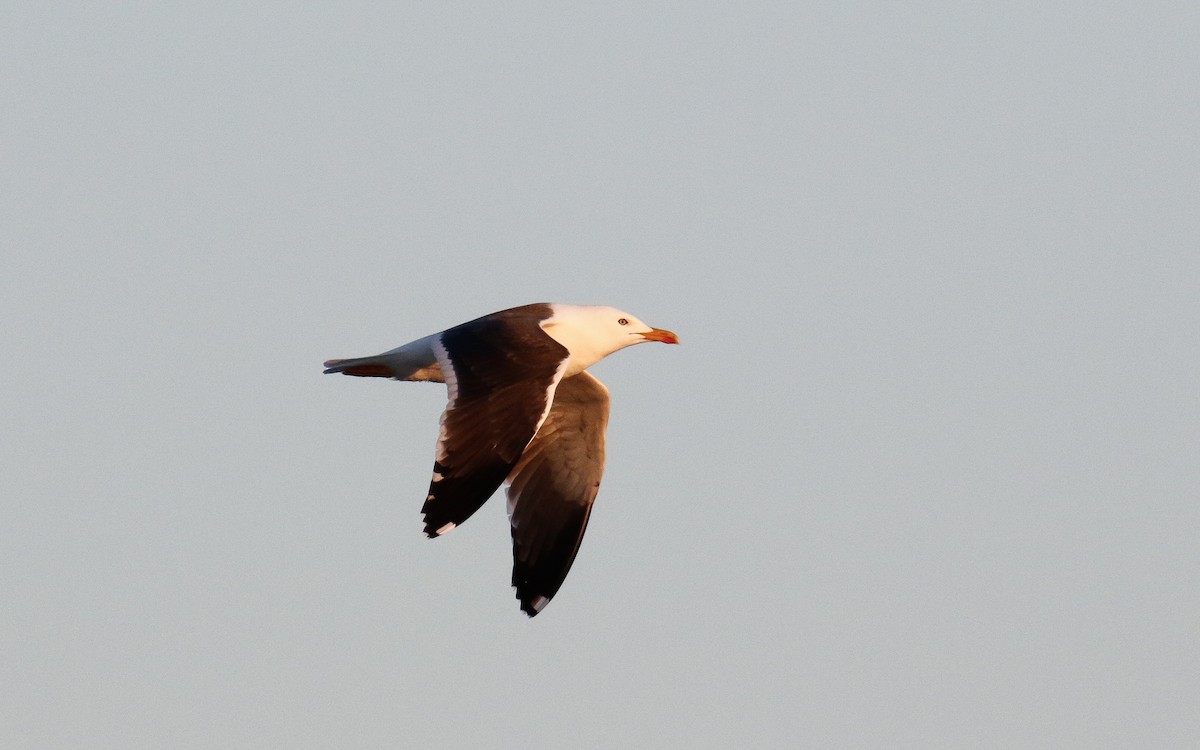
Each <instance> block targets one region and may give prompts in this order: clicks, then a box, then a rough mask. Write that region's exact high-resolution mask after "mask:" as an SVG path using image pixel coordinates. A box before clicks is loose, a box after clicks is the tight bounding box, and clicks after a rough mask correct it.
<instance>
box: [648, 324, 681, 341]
mask: <svg viewBox="0 0 1200 750" xmlns="http://www.w3.org/2000/svg"><path fill="white" fill-rule="evenodd" d="M642 338H643V339H645V340H646V341H661V342H663V343H664V344H678V343H679V337H678V336H676V335H675V334H673V333H671V332H670V331H664V330H663V329H661V328H651V329H650V330H649V331H646V332H645V333H643V334H642Z"/></svg>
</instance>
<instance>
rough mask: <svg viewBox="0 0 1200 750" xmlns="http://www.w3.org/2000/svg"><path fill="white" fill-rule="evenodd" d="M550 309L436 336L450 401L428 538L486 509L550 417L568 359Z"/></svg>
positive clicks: (425, 509) (428, 506)
mask: <svg viewBox="0 0 1200 750" xmlns="http://www.w3.org/2000/svg"><path fill="white" fill-rule="evenodd" d="M549 315H550V308H549V306H548V305H527V306H525V307H520V308H514V309H512V310H506V311H504V312H500V313H496V314H494V315H488V316H486V317H483V318H479V319H477V320H473V321H471V322H469V323H463V324H462V325H460V326H455V327H454V328H450V329H447V330H445V331H442V333H441V334H439V335H438V336H437V339H436V340H435V341H434V343H433V345H432V346H433V350H434V354H435V355H436V356H437V360H438V365H439V366H440V368H441V372H442V374H443V375H444V376H445V379H446V386H447V389H448V391H449V395H450V400H449V403H447V405H446V411H445V412H444V413H443V414H442V421H441V433H440V435H439V437H438V444H437V455H436V458H435V460H434V463H433V480H432V481H431V482H430V483H429V494H428V495H427V496H426V498H425V504H424V505H423V506H422V507H421V512H422V513H423V514H424V516H425V534H426V535H427V536H430V537H435V536H439V535H441V534H444V533H446V532H447V531H450V530H451V529H453V528H454V527H455V526H457V525H458V524H460V523H462V522H463V521H465V520H467V519H468V518H469V517H470V516H471V514H472V513H474V512H475V511H477V510H479V508H480V507H481V506H482V505H483V504H484V502H486V501H487V499H488V498H489V497H491V496H492V493H494V492H495V491H496V489H497V488H498V487H499V486H500V484H501V483H502V482H503V481H504V478H505V477H507V476H508V474H509V472H510V471H512V468H513V466H515V465H516V463H517V460H518V459H519V458H520V457H521V452H522V451H524V450H525V446H526V445H528V444H529V441H530V440H532V439H533V436H534V434H535V433H536V432H537V430H538V426H539V425H540V424H541V423H542V419H543V418H544V417H545V415H546V413H547V411H548V410H549V405H550V402H551V401H552V399H553V398H554V390H555V387H556V386H557V385H558V381H559V379H560V378H561V377H562V373H563V371H564V370H565V369H566V360H567V357H568V352H567V350H566V348H565V347H563V346H562V345H560V344H559V343H558V342H557V341H555V340H554V339H552V338H550V336H549V335H547V334H546V332H545V331H543V330H542V328H541V326H540V325H539V324H540V323H541V321H542V320H545V319H546V318H547V317H549Z"/></svg>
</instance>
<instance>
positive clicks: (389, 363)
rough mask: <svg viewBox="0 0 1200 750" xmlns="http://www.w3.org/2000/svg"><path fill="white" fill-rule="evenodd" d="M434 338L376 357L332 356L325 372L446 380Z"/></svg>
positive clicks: (362, 376)
mask: <svg viewBox="0 0 1200 750" xmlns="http://www.w3.org/2000/svg"><path fill="white" fill-rule="evenodd" d="M433 340H434V337H433V336H428V337H426V338H423V339H418V340H416V341H413V342H410V343H408V344H405V345H404V346H401V347H399V348H397V349H393V350H391V351H390V352H384V353H383V354H376V355H375V356H373V357H355V358H353V359H331V360H328V361H326V362H325V373H326V374H329V373H335V372H340V373H342V374H343V375H354V376H356V377H360V378H393V379H395V380H432V381H434V382H438V383H442V382H445V378H444V377H443V376H442V368H441V366H439V365H438V361H437V357H436V356H435V355H434V352H433V345H432V342H433Z"/></svg>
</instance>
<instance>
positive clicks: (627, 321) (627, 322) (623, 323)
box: [617, 318, 629, 326]
mask: <svg viewBox="0 0 1200 750" xmlns="http://www.w3.org/2000/svg"><path fill="white" fill-rule="evenodd" d="M617 322H618V323H620V324H621V325H623V326H627V325H629V319H628V318H620V319H618V320H617Z"/></svg>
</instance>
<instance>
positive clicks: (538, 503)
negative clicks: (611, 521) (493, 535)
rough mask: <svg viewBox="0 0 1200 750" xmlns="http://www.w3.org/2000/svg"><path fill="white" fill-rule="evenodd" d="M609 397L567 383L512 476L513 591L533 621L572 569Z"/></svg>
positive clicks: (599, 470) (598, 466)
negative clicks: (514, 589) (514, 590)
mask: <svg viewBox="0 0 1200 750" xmlns="http://www.w3.org/2000/svg"><path fill="white" fill-rule="evenodd" d="M608 404H609V398H608V389H607V388H605V387H604V384H603V383H601V382H600V381H599V380H596V378H594V377H592V376H591V375H589V374H588V373H586V372H582V373H580V374H578V375H575V376H573V377H570V378H566V379H564V380H563V381H562V382H560V383H559V384H558V388H557V390H556V391H555V393H554V403H553V404H552V406H551V407H550V413H549V414H548V415H547V416H546V420H545V421H544V422H543V423H542V427H541V429H540V430H538V433H537V436H536V437H534V439H533V442H532V443H530V444H529V446H528V447H527V448H525V452H524V454H523V455H522V456H521V460H520V462H518V463H517V465H516V467H515V468H514V469H513V470H512V474H511V475H510V476H509V478H508V481H509V486H508V516H509V521H510V522H511V524H512V538H513V579H512V581H513V586H514V587H515V588H516V590H517V598H518V599H520V600H521V610H522V611H524V612H525V613H526V614H527V615H529V616H530V617H533V616H534V615H536V614H537V613H538V612H540V611H541V610H542V608H543V607H545V606H546V604H547V603H548V602H549V601H550V600H551V599H552V598H553V597H554V595H555V594H556V593H558V589H559V587H560V586H562V582H563V580H564V579H565V578H566V577H567V571H569V570H570V569H571V564H572V563H573V562H575V555H576V553H578V552H579V544H580V542H582V541H583V532H584V530H585V529H586V528H587V522H588V516H589V515H590V514H591V512H592V503H593V502H594V501H595V499H596V492H597V491H598V490H599V488H600V477H601V475H602V474H603V473H604V429H605V427H606V426H607V424H608Z"/></svg>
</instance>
